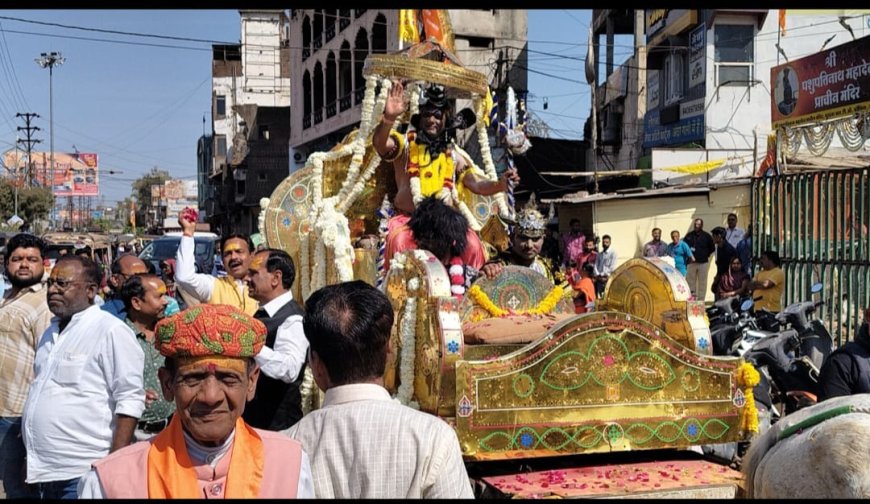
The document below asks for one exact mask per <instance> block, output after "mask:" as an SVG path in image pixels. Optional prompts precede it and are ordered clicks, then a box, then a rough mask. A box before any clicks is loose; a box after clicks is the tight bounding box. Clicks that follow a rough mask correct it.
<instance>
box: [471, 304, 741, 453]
mask: <svg viewBox="0 0 870 504" xmlns="http://www.w3.org/2000/svg"><path fill="white" fill-rule="evenodd" d="M741 363H742V360H741V359H739V358H726V357H709V356H706V355H702V354H699V353H696V352H693V351H691V350H689V349H687V348H685V347H684V346H683V345H681V344H680V343H678V342H677V341H675V340H673V339H671V338H670V337H668V336H667V335H666V334H665V333H664V332H662V331H661V329H659V328H657V327H655V326H653V325H652V324H650V323H648V322H646V321H644V320H641V319H638V318H636V317H633V316H632V315H629V314H626V313H616V312H592V313H587V314H584V315H581V316H578V317H574V318H571V319H568V320H567V321H565V322H564V323H562V324H560V325H559V326H557V327H556V328H554V329H553V330H552V331H551V332H550V334H548V335H547V336H546V337H545V338H543V339H541V340H539V341H538V342H536V343H532V344H529V345H527V346H525V347H523V348H521V349H519V350H517V351H515V352H513V353H510V354H507V355H504V356H502V357H500V358H498V359H495V360H490V361H470V360H463V361H460V362H459V363H458V365H457V370H456V398H457V406H456V426H457V434H458V435H459V439H460V444H461V446H462V451H463V454H464V455H465V457H466V458H469V459H474V460H488V459H504V458H514V457H544V456H552V455H564V454H573V453H594V452H609V451H625V450H639V449H654V448H665V447H668V448H670V447H682V446H691V445H699V444H708V443H724V442H732V441H737V440H741V439H743V438H744V437H745V435H744V433H743V432H741V431H740V430H739V429H738V425H739V420H740V414H741V413H742V410H743V409H744V408H743V395H742V392H741V391H740V389H739V388H738V387H737V386H736V373H737V368H738V365H739V364H741Z"/></svg>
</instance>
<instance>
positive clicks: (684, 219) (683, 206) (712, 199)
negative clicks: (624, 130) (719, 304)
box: [556, 183, 750, 301]
mask: <svg viewBox="0 0 870 504" xmlns="http://www.w3.org/2000/svg"><path fill="white" fill-rule="evenodd" d="M749 195H750V185H749V184H748V183H747V184H742V185H733V186H720V187H716V188H712V189H711V191H710V192H709V193H707V194H703V193H701V194H688V195H680V194H669V195H667V196H662V197H641V198H623V199H612V200H605V201H599V202H593V203H580V204H570V203H562V204H559V205H557V207H556V210H557V212H558V215H559V226H560V231H561V232H563V233H564V232H565V231H567V228H568V223H569V222H570V221H571V219H572V218H578V219H580V221H581V222H582V223H583V228H584V229H586V230H587V232H588V230H589V229H590V228H591V229H592V231H593V232H594V233H595V235H596V236H603V235H606V234H607V235H610V237H611V248H612V249H613V250H615V251H616V253H617V257H618V260H617V264H618V265H620V264H622V263H624V262H625V261H627V260H628V259H631V258H633V257H639V256H640V255H641V250H642V247H643V244H644V243H646V242H648V241H649V240H651V239H652V230H653V228H655V227H658V228H661V230H662V239H663V240H665V241H667V242H670V233H671V231H672V230H674V229H676V230H677V231H679V232H680V235H681V236H685V235H686V233H687V232H688V231H689V230H690V229H691V227H692V222H693V221H694V219H696V218H699V217H700V218H701V219H704V229H705V230H706V231H707V232H710V230H712V229H713V228H714V227H716V226H725V225H726V222H725V220H726V217H727V216H728V214H729V213H731V212H735V213H736V214H737V225H738V227H742V228H744V229H745V228H746V225H747V224H748V223H749V222H750V206H749V204H750V202H749V198H750V196H749ZM587 223H588V224H587ZM599 247H600V245H599ZM713 261H714V262H715V259H713ZM715 274H716V267H715V264H713V263H711V266H710V269H709V279H708V282H712V281H713V276H714V275H715ZM707 300H708V301H712V300H713V294H712V293H711V292H708V299H707Z"/></svg>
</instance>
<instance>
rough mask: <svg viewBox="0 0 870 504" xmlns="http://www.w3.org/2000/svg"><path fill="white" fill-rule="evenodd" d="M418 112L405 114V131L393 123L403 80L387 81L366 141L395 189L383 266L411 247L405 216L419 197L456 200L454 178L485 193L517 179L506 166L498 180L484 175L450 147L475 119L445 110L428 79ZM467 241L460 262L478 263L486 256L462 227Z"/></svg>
mask: <svg viewBox="0 0 870 504" xmlns="http://www.w3.org/2000/svg"><path fill="white" fill-rule="evenodd" d="M419 105H420V113H419V114H415V115H414V116H412V117H411V119H410V122H411V126H413V128H412V129H411V130H409V131H408V132H407V133H406V134H405V135H402V134H401V133H399V132H398V131H396V130H394V129H393V125H394V124H395V122H396V119H397V118H398V117H399V116H401V115H402V114H404V113H405V110H406V109H407V104H406V103H405V98H404V86H403V84H402V83H401V82H397V83H395V84H393V86H392V88H390V94H389V96H388V97H387V101H386V103H385V105H384V115H383V117H382V118H381V122H380V124H378V126H377V127H376V128H375V131H374V133H373V136H372V145H373V146H374V148H375V150H376V151H377V153H378V155H379V156H380V157H381V159H383V160H384V161H386V162H390V163H393V168H394V172H395V176H396V186H397V187H398V191H397V193H396V198H395V201H394V207H395V208H396V210H397V215H396V216H395V217H393V218H392V219H390V222H389V223H388V231H387V243H386V250H385V252H384V259H385V262H386V267H387V268H389V265H390V260H391V259H392V256H393V255H394V254H395V253H396V252H401V251H404V250H409V249H414V248H417V244H416V242H415V241H414V238H413V233H411V230H410V229H409V228H408V225H407V224H408V221H410V219H411V214H412V213H413V212H414V209H415V207H416V205H417V204H419V203H420V201H422V200H423V199H424V198H426V197H429V196H435V197H437V198H438V199H441V200H442V201H444V202H445V203H447V204H449V205H453V206H458V204H459V202H458V201H456V195H457V192H456V190H455V188H456V189H458V188H459V186H460V184H461V185H462V186H464V187H465V188H467V189H468V190H469V191H471V192H473V193H475V194H480V195H483V196H491V195H493V194H497V193H499V192H503V191H507V190H508V189H509V188H510V187H511V186H512V185H513V186H515V185H516V184H518V183H519V180H520V178H519V175H517V172H516V170H514V169H510V170H507V171H506V172H505V173H504V174H503V175H502V177H501V178H499V179H498V180H489V179H487V178H486V177H483V176H481V175H479V174H477V173H474V171H473V170H469V169H468V168H469V166H468V163H467V162H466V160H465V159H464V158H463V157H462V156H461V155H458V154H457V153H456V151H455V148H454V147H455V143H454V140H455V138H456V130H458V129H465V128H468V127H470V126H472V125H473V124H474V122H475V116H474V113H473V112H471V110H469V109H465V110H462V111H460V113H459V114H457V116H456V117H452V116H451V114H450V104H449V102H448V101H447V96H446V93H445V90H444V87H443V86H437V85H432V86H430V87H428V88H427V89H424V90H423V92H422V93H421V96H420V102H419ZM467 237H468V245H467V246H466V248H465V252H464V253H463V254H462V260H463V262H464V263H465V264H467V265H469V266H471V267H473V268H475V269H480V267H481V266H483V264H484V263H485V262H486V255H485V253H484V249H483V245H482V244H481V242H480V239H479V238H478V236H477V234H476V233H475V232H474V231H473V230H472V229H470V228H469V229H468V232H467Z"/></svg>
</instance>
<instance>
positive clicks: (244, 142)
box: [204, 9, 290, 233]
mask: <svg viewBox="0 0 870 504" xmlns="http://www.w3.org/2000/svg"><path fill="white" fill-rule="evenodd" d="M239 14H240V18H241V21H240V24H241V43H240V44H231V45H214V46H212V135H211V137H212V142H213V148H212V149H211V152H212V163H211V172H210V174H209V177H208V178H209V184H208V185H209V187H208V188H207V189H205V193H206V195H207V196H206V202H205V208H204V209H205V211H206V214H207V215H208V217H209V219H210V222H211V224H212V227H213V229H214V230H215V231H217V232H219V233H229V232H249V233H250V232H255V230H256V222H257V214H258V213H259V205H258V204H257V202H258V201H259V198H260V197H263V196H268V195H269V194H270V192H271V191H270V190H268V189H267V188H265V187H260V184H250V183H248V182H249V179H248V170H260V169H263V167H262V166H259V165H257V163H258V162H259V161H262V160H263V158H262V150H263V149H266V150H268V151H269V152H270V153H271V154H270V156H274V155H276V154H275V152H274V151H275V150H276V149H284V153H283V155H282V156H283V160H284V162H283V163H282V162H281V159H278V160H275V159H272V160H271V161H269V162H268V163H267V164H268V166H269V171H270V172H271V171H275V173H274V174H264V173H258V174H257V175H256V177H257V180H259V179H260V178H262V177H264V176H265V177H266V179H267V180H271V179H277V180H278V181H280V180H281V179H283V178H284V177H286V176H287V174H288V173H289V157H288V154H287V148H286V145H287V139H288V138H289V127H288V125H287V124H284V123H287V121H288V120H289V117H287V116H288V115H289V111H290V108H289V107H290V56H289V38H288V29H289V26H288V23H287V21H288V20H287V16H286V14H285V11H283V10H281V9H273V10H240V11H239ZM258 109H260V110H259V111H258ZM275 110H278V111H282V112H277V113H276V112H275ZM282 113H283V116H282ZM255 145H256V147H257V149H260V151H261V152H260V153H259V154H256V153H254V148H255ZM249 155H250V157H249ZM257 160H259V161H257ZM276 185H277V184H276ZM257 187H260V189H259V190H257V191H254V192H252V190H253V189H252V188H257ZM255 192H256V194H255ZM252 202H253V203H252Z"/></svg>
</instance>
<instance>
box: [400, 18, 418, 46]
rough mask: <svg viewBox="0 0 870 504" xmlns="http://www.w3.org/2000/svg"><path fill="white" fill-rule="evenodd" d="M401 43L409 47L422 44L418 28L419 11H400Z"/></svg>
mask: <svg viewBox="0 0 870 504" xmlns="http://www.w3.org/2000/svg"><path fill="white" fill-rule="evenodd" d="M399 41H400V42H404V43H407V44H408V45H411V44H416V43H418V42H420V29H419V28H418V27H417V10H416V9H401V10H399Z"/></svg>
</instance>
